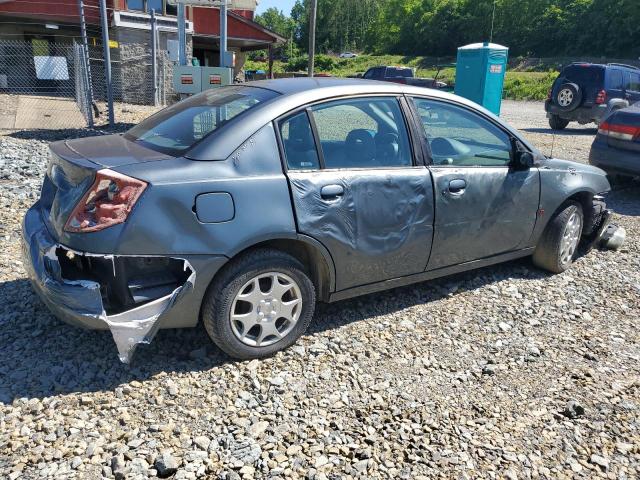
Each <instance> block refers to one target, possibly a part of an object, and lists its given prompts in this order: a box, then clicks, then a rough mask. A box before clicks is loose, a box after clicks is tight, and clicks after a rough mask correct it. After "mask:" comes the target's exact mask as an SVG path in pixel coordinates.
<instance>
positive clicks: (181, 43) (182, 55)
mask: <svg viewBox="0 0 640 480" xmlns="http://www.w3.org/2000/svg"><path fill="white" fill-rule="evenodd" d="M184 22H185V5H184V3H182V2H178V64H180V65H186V64H187V32H186V31H185V26H184Z"/></svg>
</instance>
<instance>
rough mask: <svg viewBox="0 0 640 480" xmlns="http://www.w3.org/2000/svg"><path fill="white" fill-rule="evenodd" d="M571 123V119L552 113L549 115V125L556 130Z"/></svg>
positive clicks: (562, 128)
mask: <svg viewBox="0 0 640 480" xmlns="http://www.w3.org/2000/svg"><path fill="white" fill-rule="evenodd" d="M567 125H569V120H565V119H564V118H560V117H559V116H558V115H551V116H550V117H549V126H550V127H551V128H552V129H554V130H564V129H565V128H566V127H567Z"/></svg>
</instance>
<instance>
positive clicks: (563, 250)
mask: <svg viewBox="0 0 640 480" xmlns="http://www.w3.org/2000/svg"><path fill="white" fill-rule="evenodd" d="M581 234H582V218H581V217H580V215H578V212H577V211H574V212H573V213H572V214H571V216H570V217H569V221H568V222H567V225H566V226H565V228H564V233H563V234H562V240H561V241H560V262H562V265H567V264H569V263H571V260H572V259H573V254H574V253H575V251H576V249H577V248H578V243H580V235H581Z"/></svg>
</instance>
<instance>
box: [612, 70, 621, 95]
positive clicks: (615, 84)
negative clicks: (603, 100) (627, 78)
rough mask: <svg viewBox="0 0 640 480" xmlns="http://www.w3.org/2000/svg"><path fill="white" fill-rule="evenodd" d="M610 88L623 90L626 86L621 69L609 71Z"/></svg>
mask: <svg viewBox="0 0 640 480" xmlns="http://www.w3.org/2000/svg"><path fill="white" fill-rule="evenodd" d="M609 88H613V89H614V90H622V89H623V88H624V75H622V72H621V71H620V70H612V71H611V72H610V73H609Z"/></svg>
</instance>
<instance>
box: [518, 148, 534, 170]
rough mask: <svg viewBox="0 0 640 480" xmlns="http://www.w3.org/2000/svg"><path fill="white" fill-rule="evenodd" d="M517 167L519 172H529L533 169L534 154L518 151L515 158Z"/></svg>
mask: <svg viewBox="0 0 640 480" xmlns="http://www.w3.org/2000/svg"><path fill="white" fill-rule="evenodd" d="M515 160H516V162H515V167H516V168H517V169H518V170H529V169H530V168H531V167H533V165H534V162H535V159H534V158H533V153H531V152H528V151H526V150H518V151H516V158H515Z"/></svg>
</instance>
